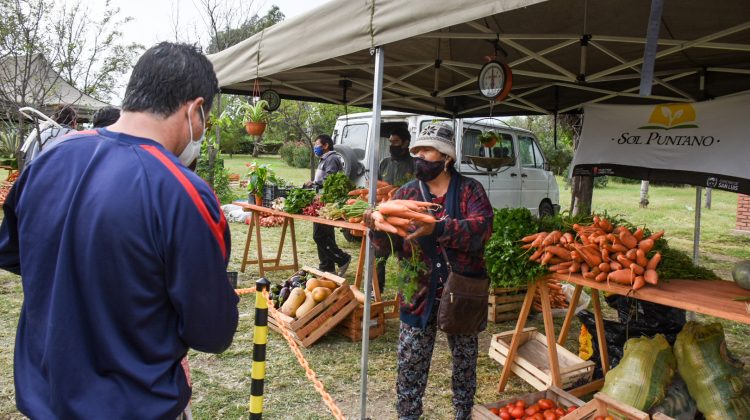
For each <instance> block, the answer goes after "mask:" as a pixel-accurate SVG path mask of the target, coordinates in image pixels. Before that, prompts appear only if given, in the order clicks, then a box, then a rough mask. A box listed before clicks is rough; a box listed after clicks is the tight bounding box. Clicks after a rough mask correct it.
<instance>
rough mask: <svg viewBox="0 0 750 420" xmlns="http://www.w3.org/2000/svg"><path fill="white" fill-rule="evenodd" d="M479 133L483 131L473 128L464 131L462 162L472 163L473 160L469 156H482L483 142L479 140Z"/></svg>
mask: <svg viewBox="0 0 750 420" xmlns="http://www.w3.org/2000/svg"><path fill="white" fill-rule="evenodd" d="M479 134H481V131H479V130H475V129H473V128H471V129H468V130H466V131H464V137H463V140H462V141H461V162H462V163H470V162H471V160H470V159H469V158H468V157H467V156H480V151H482V150H483V149H482V143H480V142H479Z"/></svg>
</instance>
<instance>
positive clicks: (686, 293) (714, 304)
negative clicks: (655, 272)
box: [552, 274, 750, 324]
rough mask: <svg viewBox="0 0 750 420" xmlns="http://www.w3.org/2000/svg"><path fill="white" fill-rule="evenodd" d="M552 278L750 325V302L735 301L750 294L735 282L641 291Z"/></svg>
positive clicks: (668, 283)
mask: <svg viewBox="0 0 750 420" xmlns="http://www.w3.org/2000/svg"><path fill="white" fill-rule="evenodd" d="M552 276H553V277H554V278H555V279H557V280H560V281H567V282H569V283H572V284H575V285H579V286H583V287H590V288H592V289H598V290H603V291H605V292H610V293H616V294H618V295H622V296H628V297H632V298H635V299H640V300H643V301H646V302H653V303H658V304H661V305H666V306H671V307H674V308H680V309H684V310H686V311H693V312H698V313H701V314H704V315H710V316H715V317H717V318H723V319H728V320H731V321H737V322H741V323H743V324H750V308H749V307H748V304H750V302H741V301H735V300H732V299H733V298H736V297H739V296H750V291H748V290H744V289H741V288H740V287H739V286H737V285H736V284H734V282H731V281H726V280H684V279H672V280H660V281H659V285H658V286H651V285H646V286H644V287H643V288H642V289H640V290H632V289H631V288H630V287H628V286H625V285H621V284H615V283H609V284H607V283H606V282H602V283H598V282H596V281H593V280H589V279H585V278H583V277H582V276H579V275H569V274H553V275H552Z"/></svg>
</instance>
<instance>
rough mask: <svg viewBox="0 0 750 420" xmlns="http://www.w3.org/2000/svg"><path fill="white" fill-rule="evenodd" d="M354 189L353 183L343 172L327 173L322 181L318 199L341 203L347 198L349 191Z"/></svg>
mask: <svg viewBox="0 0 750 420" xmlns="http://www.w3.org/2000/svg"><path fill="white" fill-rule="evenodd" d="M353 189H354V184H352V181H351V180H350V179H349V177H348V176H346V174H345V173H343V172H337V173H335V174H331V175H328V177H326V180H325V181H324V182H323V194H321V196H320V201H322V202H323V203H326V204H328V203H337V204H339V205H343V204H344V203H346V200H348V199H349V198H351V197H349V191H351V190H353Z"/></svg>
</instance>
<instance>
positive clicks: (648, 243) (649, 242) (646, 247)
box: [638, 238, 654, 254]
mask: <svg viewBox="0 0 750 420" xmlns="http://www.w3.org/2000/svg"><path fill="white" fill-rule="evenodd" d="M653 247H654V240H653V239H650V238H646V239H644V240H642V241H640V242H638V249H642V250H643V252H644V253H646V254H648V252H649V251H651V249H652V248H653Z"/></svg>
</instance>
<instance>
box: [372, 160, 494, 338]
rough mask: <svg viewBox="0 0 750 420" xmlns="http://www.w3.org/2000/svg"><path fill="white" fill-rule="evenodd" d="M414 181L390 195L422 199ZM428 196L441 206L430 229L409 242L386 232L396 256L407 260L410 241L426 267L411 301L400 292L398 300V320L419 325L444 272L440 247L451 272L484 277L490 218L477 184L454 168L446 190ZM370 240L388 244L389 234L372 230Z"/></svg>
mask: <svg viewBox="0 0 750 420" xmlns="http://www.w3.org/2000/svg"><path fill="white" fill-rule="evenodd" d="M419 185H420V183H419V181H411V182H409V183H408V184H406V185H404V186H403V187H401V188H400V189H399V190H398V191H396V193H395V194H394V195H393V198H394V199H405V200H418V201H425V200H423V199H422V193H421V192H420V186H419ZM428 199H431V200H432V202H433V203H436V204H440V205H441V206H443V207H442V208H441V210H440V211H439V212H437V214H435V216H436V217H437V218H438V219H439V220H440V221H439V222H437V224H436V226H435V231H434V232H433V234H432V235H431V236H429V237H424V238H419V239H418V240H416V241H413V242H412V243H409V242H407V241H404V240H403V239H402V238H401V237H398V236H394V235H392V236H391V240H392V241H393V247H394V250H395V252H396V255H397V256H398V258H399V260H401V261H403V260H405V259H409V257H410V256H411V255H412V246H414V247H415V248H419V249H420V251H421V256H422V261H423V262H424V264H425V265H426V266H427V269H428V272H427V273H424V274H423V275H422V276H420V277H419V278H418V279H417V281H418V288H417V291H416V292H415V293H414V294H413V296H412V299H411V301H410V302H404V299H403V296H402V299H401V300H402V305H401V320H402V321H403V322H405V323H407V324H409V325H412V326H416V327H420V328H424V327H425V326H426V325H427V321H428V320H429V317H430V314H431V312H432V311H433V310H435V309H436V308H435V303H436V300H437V299H438V298H439V297H440V294H441V293H442V285H443V283H444V281H445V279H446V278H447V277H448V270H447V267H446V265H445V262H444V258H443V253H442V252H441V248H442V249H444V250H445V252H446V255H447V256H448V260H449V263H450V266H451V268H452V270H453V271H454V272H456V273H459V274H463V275H465V276H469V277H481V276H485V275H486V267H485V261H484V246H485V244H486V243H487V240H489V238H490V236H491V234H492V218H493V212H492V205H491V204H490V200H489V198H487V194H486V193H485V191H484V188H483V187H482V184H480V183H479V182H477V181H476V180H474V179H472V178H467V177H464V176H462V175H460V174H458V173H454V174H453V176H452V178H451V184H450V187H449V188H448V193H446V194H445V195H444V196H443V197H437V198H436V197H434V196H431V197H428ZM451 203H452V204H451ZM456 207H457V209H456ZM372 242H373V245H374V246H375V247H376V248H383V247H388V246H391V245H390V243H391V242H390V241H389V240H388V235H386V234H383V233H379V232H373V233H372Z"/></svg>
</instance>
